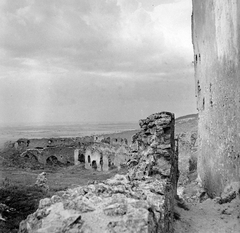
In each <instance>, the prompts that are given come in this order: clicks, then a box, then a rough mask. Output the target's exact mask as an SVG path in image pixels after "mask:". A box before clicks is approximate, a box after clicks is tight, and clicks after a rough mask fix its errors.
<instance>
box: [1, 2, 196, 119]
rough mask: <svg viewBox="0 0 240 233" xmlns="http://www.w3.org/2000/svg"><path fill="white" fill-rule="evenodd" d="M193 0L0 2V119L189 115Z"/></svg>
mask: <svg viewBox="0 0 240 233" xmlns="http://www.w3.org/2000/svg"><path fill="white" fill-rule="evenodd" d="M191 7H192V6H191V0H67V1H66V0H0V27H1V30H0V59H1V60H0V109H1V110H0V124H12V123H34V122H54V123H58V122H87V121H89V122H96V121H98V122H106V121H111V122H114V121H116V122H121V121H124V122H126V121H138V120H139V119H140V118H145V117H147V116H148V115H150V114H152V113H155V112H159V111H163V110H167V111H171V112H174V113H175V114H176V116H181V115H185V114H189V113H194V112H196V104H195V97H194V73H193V64H192V60H193V49H192V44H191V11H192V9H191Z"/></svg>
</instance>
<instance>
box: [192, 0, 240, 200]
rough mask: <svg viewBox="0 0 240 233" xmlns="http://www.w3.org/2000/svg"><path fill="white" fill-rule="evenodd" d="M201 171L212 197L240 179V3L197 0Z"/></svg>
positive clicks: (194, 23)
mask: <svg viewBox="0 0 240 233" xmlns="http://www.w3.org/2000/svg"><path fill="white" fill-rule="evenodd" d="M192 29H193V34H192V38H193V47H194V63H195V80H196V96H197V101H198V104H197V106H198V110H199V127H198V132H199V155H198V173H199V177H200V178H201V180H202V182H203V185H204V187H205V188H206V189H207V191H208V194H209V195H210V196H216V195H220V194H221V192H222V191H223V190H224V187H225V186H227V185H228V184H229V183H231V182H235V181H240V143H239V142H240V91H239V90H240V79H239V77H240V72H239V71H240V70H239V69H240V66H239V65H240V64H239V63H240V52H239V47H240V2H239V1H237V0H229V1H225V0H205V1H200V0H193V16H192Z"/></svg>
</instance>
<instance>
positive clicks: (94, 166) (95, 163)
mask: <svg viewBox="0 0 240 233" xmlns="http://www.w3.org/2000/svg"><path fill="white" fill-rule="evenodd" d="M92 168H93V169H94V170H97V162H96V160H93V161H92Z"/></svg>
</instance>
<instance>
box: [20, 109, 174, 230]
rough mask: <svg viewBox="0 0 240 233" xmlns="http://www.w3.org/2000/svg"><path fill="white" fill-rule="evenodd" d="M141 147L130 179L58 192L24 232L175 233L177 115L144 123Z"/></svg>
mask: <svg viewBox="0 0 240 233" xmlns="http://www.w3.org/2000/svg"><path fill="white" fill-rule="evenodd" d="M140 125H141V128H142V130H141V131H140V133H139V134H138V135H137V136H136V137H135V138H136V140H137V141H138V143H139V147H140V149H139V150H138V152H135V154H134V157H133V158H132V159H133V160H134V165H133V163H132V162H130V163H129V164H130V168H129V173H128V174H127V175H116V176H115V177H113V178H111V179H109V180H107V181H105V182H92V184H89V185H88V186H83V187H78V188H75V189H71V190H67V191H61V192H58V193H57V194H56V195H54V196H53V197H51V198H46V199H43V200H41V201H40V203H39V208H38V210H37V211H36V212H35V213H33V214H31V215H29V216H28V218H27V219H26V220H25V221H22V222H21V224H20V228H19V233H23V232H24V233H33V232H39V233H40V232H44V233H45V232H51V233H54V232H66V233H67V232H98V233H107V232H109V233H115V232H116V233H119V232H125V233H127V232H129V233H130V232H131V233H137V232H142V233H144V232H146V233H155V232H160V233H172V232H173V206H174V197H175V195H176V183H177V167H176V166H177V162H176V159H177V157H176V154H175V147H174V115H173V114H171V113H168V112H162V113H158V114H153V115H151V116H150V117H149V118H147V119H146V120H142V121H141V122H140Z"/></svg>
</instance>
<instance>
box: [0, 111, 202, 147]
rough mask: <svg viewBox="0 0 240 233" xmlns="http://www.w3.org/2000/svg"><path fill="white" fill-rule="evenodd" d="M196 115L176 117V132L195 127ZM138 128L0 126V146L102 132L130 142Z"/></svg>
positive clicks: (114, 125)
mask: <svg viewBox="0 0 240 233" xmlns="http://www.w3.org/2000/svg"><path fill="white" fill-rule="evenodd" d="M197 117H198V114H190V115H185V116H181V117H178V118H176V133H178V132H182V131H189V130H190V129H191V128H197ZM138 130H139V125H138V122H135V123H133V122H129V123H84V124H66V125H64V124H60V125H25V126H24V125H23V126H0V148H2V147H3V145H4V143H5V142H6V141H17V140H18V139H19V138H51V137H52V138H59V137H83V136H90V135H103V134H104V135H106V136H110V135H111V136H112V137H121V138H126V139H127V140H128V142H130V141H131V137H132V135H133V134H135V133H136V132H137V131H138Z"/></svg>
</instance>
